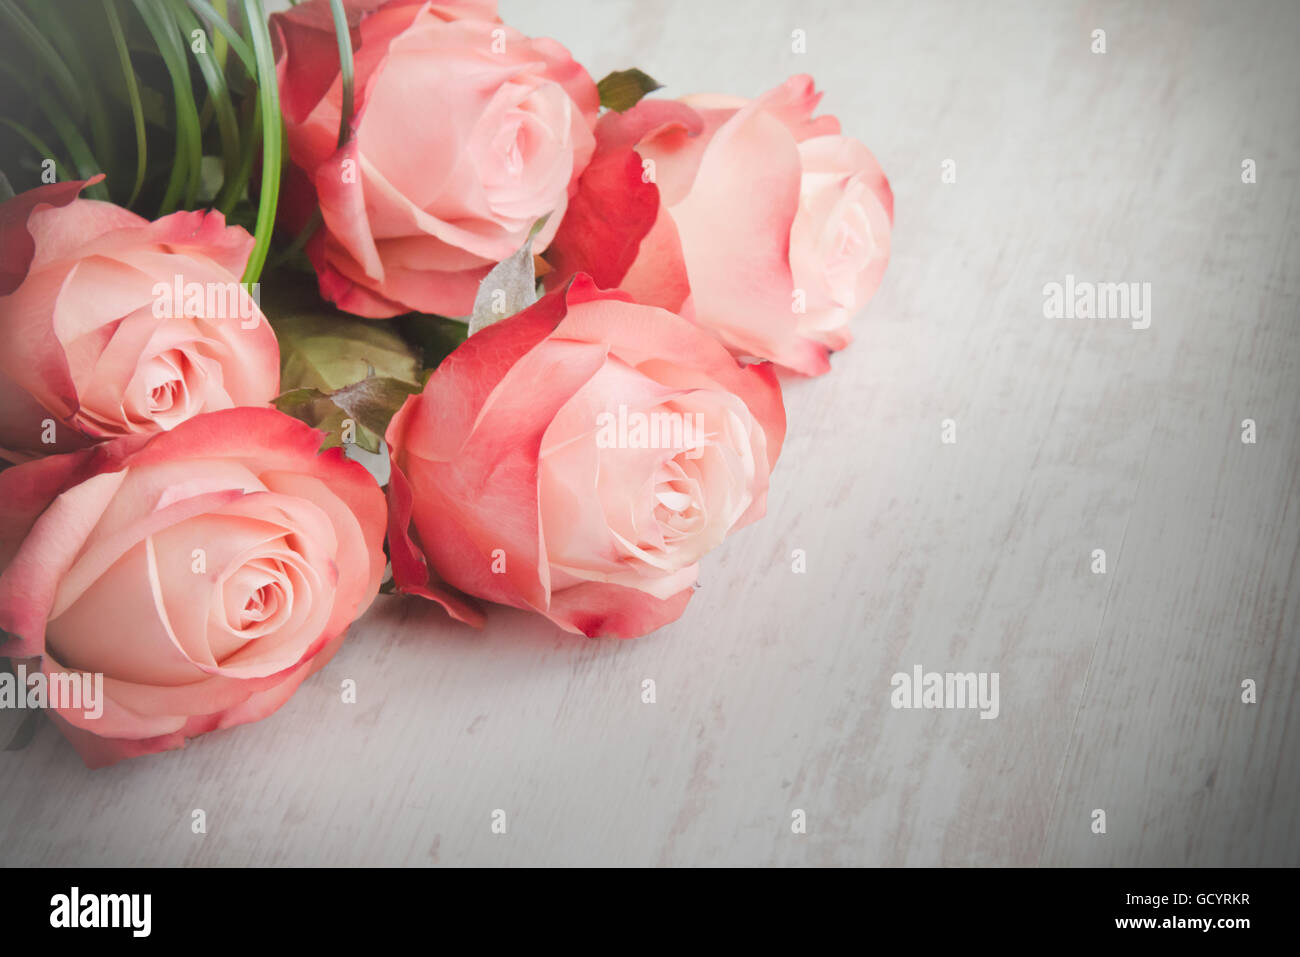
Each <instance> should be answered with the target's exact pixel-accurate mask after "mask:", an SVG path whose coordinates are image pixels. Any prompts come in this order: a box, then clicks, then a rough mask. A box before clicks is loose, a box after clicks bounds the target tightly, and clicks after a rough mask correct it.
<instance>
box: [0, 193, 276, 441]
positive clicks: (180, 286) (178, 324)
mask: <svg viewBox="0 0 1300 957" xmlns="http://www.w3.org/2000/svg"><path fill="white" fill-rule="evenodd" d="M84 185H85V184H84V183H81V182H67V183H57V184H54V185H50V186H41V187H39V188H37V189H33V190H29V191H28V192H26V193H22V194H20V195H18V196H15V197H13V198H12V199H10V200H9V201H8V202H6V203H4V204H2V205H0V338H3V340H4V348H3V349H0V457H5V458H9V459H11V460H21V459H24V458H30V457H31V456H33V455H36V454H47V453H50V452H58V451H66V450H69V449H75V448H81V447H84V446H86V445H88V444H90V443H91V442H93V441H96V440H100V439H105V438H111V437H114V436H121V435H131V434H135V433H142V432H158V431H162V430H166V429H170V428H173V427H175V426H176V425H178V424H179V423H181V422H183V421H185V420H186V419H188V418H191V417H192V416H195V415H198V414H199V413H201V412H208V411H216V410H218V409H228V408H231V407H233V406H237V405H265V404H266V403H267V402H269V401H270V400H271V398H273V397H274V396H275V395H276V394H277V392H278V391H279V386H280V351H279V349H278V347H277V346H276V341H275V334H274V333H273V332H272V331H271V327H270V325H268V324H267V321H266V317H265V316H263V315H262V312H261V310H260V309H259V308H258V307H257V304H256V303H255V302H254V301H253V299H252V297H251V296H250V295H249V293H248V291H247V290H245V289H244V288H243V287H242V286H241V285H240V282H239V279H240V276H241V274H242V273H243V270H244V267H245V265H246V264H247V262H248V254H249V251H250V250H251V249H252V246H253V237H251V236H250V235H249V234H248V233H247V232H245V231H244V230H242V229H240V228H239V227H238V226H227V225H226V224H225V219H224V218H223V217H222V215H221V214H220V213H218V212H180V213H173V214H171V215H170V216H164V217H162V218H161V219H159V220H157V221H156V222H153V223H151V222H149V221H148V220H146V219H142V218H141V217H139V216H137V215H135V214H134V213H132V212H128V211H127V210H125V209H122V208H120V207H118V206H114V205H112V204H110V203H102V202H97V201H94V200H88V199H77V198H76V197H77V193H78V192H80V190H81V189H82V187H83V186H84Z"/></svg>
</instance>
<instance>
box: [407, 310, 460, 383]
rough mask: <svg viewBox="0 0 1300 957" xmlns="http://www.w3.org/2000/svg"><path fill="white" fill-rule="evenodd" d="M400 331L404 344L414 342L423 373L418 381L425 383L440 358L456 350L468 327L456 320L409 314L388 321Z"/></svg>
mask: <svg viewBox="0 0 1300 957" xmlns="http://www.w3.org/2000/svg"><path fill="white" fill-rule="evenodd" d="M392 321H393V322H395V323H396V324H397V328H398V329H400V330H401V332H402V335H403V336H404V337H406V339H407V341H408V342H412V343H414V344H415V345H416V346H417V347H418V348H419V350H420V352H421V357H420V358H421V363H420V364H421V365H422V366H423V367H424V371H423V372H422V373H421V380H422V381H427V380H428V378H429V374H430V373H431V372H433V370H434V369H435V368H437V367H438V364H439V363H440V362H442V360H443V359H445V358H447V356H449V355H451V353H452V352H454V351H455V349H456V347H457V346H459V345H460V344H461V343H462V342H464V341H465V339H466V337H467V336H468V335H469V327H468V326H466V324H465V323H464V321H462V320H460V319H447V318H444V317H443V316H425V315H421V314H419V313H414V312H413V313H409V314H407V315H405V316H398V317H397V318H396V319H394V320H392Z"/></svg>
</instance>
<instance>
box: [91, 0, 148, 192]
mask: <svg viewBox="0 0 1300 957" xmlns="http://www.w3.org/2000/svg"><path fill="white" fill-rule="evenodd" d="M100 2H101V3H102V4H103V6H104V15H105V16H106V17H107V18H108V29H109V32H110V33H112V34H113V44H114V45H115V46H116V47H117V59H118V62H120V63H121V64H122V77H123V79H124V80H125V81H126V92H127V96H128V98H129V99H130V101H131V120H132V122H133V123H134V124H135V183H134V184H133V185H132V187H131V198H130V199H128V200H127V201H126V205H127V206H131V205H132V204H133V203H135V200H136V197H137V196H139V195H140V187H142V186H143V185H144V171H145V167H146V165H147V163H148V158H149V155H148V142H147V140H146V137H145V132H144V107H143V105H142V104H141V103H140V87H139V86H138V85H137V84H136V82H135V68H134V67H133V66H132V65H131V53H130V51H129V50H127V48H126V35H125V34H124V33H123V32H122V21H121V20H120V19H118V16H117V10H116V9H115V8H114V6H113V0H100Z"/></svg>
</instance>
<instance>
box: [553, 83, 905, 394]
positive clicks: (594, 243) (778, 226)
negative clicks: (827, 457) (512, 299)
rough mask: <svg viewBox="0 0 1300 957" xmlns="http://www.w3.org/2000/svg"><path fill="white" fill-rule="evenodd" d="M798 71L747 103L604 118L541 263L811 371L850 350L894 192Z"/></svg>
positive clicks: (661, 103) (652, 103) (743, 348)
mask: <svg viewBox="0 0 1300 957" xmlns="http://www.w3.org/2000/svg"><path fill="white" fill-rule="evenodd" d="M820 99H821V94H820V93H816V92H815V91H814V89H813V84H812V79H811V78H810V77H807V76H796V77H792V78H791V79H789V80H787V81H786V82H785V83H783V84H782V85H780V86H778V87H776V88H775V89H774V90H771V91H769V92H768V93H765V94H764V95H763V96H761V97H759V98H758V99H757V100H753V101H747V100H742V99H739V98H735V97H723V96H712V95H708V96H689V97H686V98H684V99H682V100H677V101H671V100H654V99H648V100H642V101H641V102H640V103H638V104H637V105H636V106H634V107H633V108H632V109H630V110H628V111H627V112H625V113H621V114H620V113H607V114H605V115H604V116H603V117H602V118H601V120H600V123H599V124H598V126H597V128H596V138H597V149H596V154H595V156H594V157H593V159H592V162H591V165H590V166H589V167H588V169H587V171H586V173H584V175H583V177H582V179H581V180H580V182H579V190H578V193H577V195H576V196H575V197H574V198H573V200H572V202H571V204H570V209H569V213H568V216H567V217H566V218H565V221H564V223H563V224H562V225H561V226H560V231H559V233H557V235H556V237H555V239H554V241H553V242H552V244H551V249H550V251H549V252H548V253H547V256H546V259H547V261H548V262H549V263H550V265H551V266H552V267H553V271H552V272H551V273H550V275H549V276H548V277H547V284H548V288H554V287H555V286H557V285H558V284H560V283H562V282H563V281H564V280H565V279H566V278H567V277H569V276H571V275H572V274H573V273H575V272H579V271H584V272H588V273H590V274H591V275H592V276H593V278H594V279H595V280H596V282H597V283H598V284H599V285H600V286H602V287H615V286H617V287H618V288H621V289H623V290H625V291H627V292H628V293H630V294H631V295H632V296H633V298H635V299H636V300H637V301H639V302H645V303H650V304H653V305H657V306H662V307H664V308H665V309H670V310H673V311H675V312H680V313H681V314H682V315H684V316H686V317H687V318H689V319H692V320H693V321H694V322H696V323H697V324H698V325H700V326H702V327H704V328H706V329H708V330H709V331H711V332H712V333H713V334H714V335H716V336H717V337H718V338H720V339H721V340H722V341H723V342H724V343H725V344H726V345H727V346H728V348H730V349H731V350H732V352H733V353H735V354H736V355H738V356H751V357H757V358H764V359H771V360H773V361H775V362H778V363H780V364H781V365H783V366H786V367H787V368H790V369H793V370H795V371H797V372H801V373H804V374H806V375H821V374H822V373H824V372H827V371H828V370H829V369H830V362H829V360H828V354H829V353H831V352H834V351H836V350H839V349H843V348H844V347H845V346H846V345H848V344H849V342H850V341H852V334H851V333H850V331H849V327H848V323H849V320H850V319H851V318H852V317H853V314H854V313H855V312H857V311H858V310H859V309H861V308H862V307H863V306H864V305H865V304H866V302H867V300H868V299H870V298H871V296H872V294H873V293H874V292H875V290H876V287H877V286H879V285H880V281H881V277H882V276H883V274H884V271H885V265H886V263H887V262H888V260H889V234H890V229H891V227H892V224H893V219H894V198H893V193H892V192H891V191H890V188H889V182H888V181H887V180H886V179H885V174H884V173H883V172H882V171H881V169H880V164H879V163H877V162H876V160H875V157H873V156H872V155H871V152H870V151H869V150H868V149H867V148H866V147H865V146H863V145H862V144H861V143H859V142H858V141H857V140H854V139H850V138H848V137H845V136H840V135H839V130H840V126H839V122H838V121H837V120H836V119H835V118H834V117H833V116H821V117H817V118H815V119H814V118H813V116H812V112H813V109H814V108H815V107H816V106H817V102H818V101H819V100H820Z"/></svg>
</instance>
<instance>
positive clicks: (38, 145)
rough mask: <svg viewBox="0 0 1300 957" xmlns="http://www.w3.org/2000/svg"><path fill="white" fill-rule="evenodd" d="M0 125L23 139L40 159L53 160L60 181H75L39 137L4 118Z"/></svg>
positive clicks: (65, 166)
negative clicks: (39, 155)
mask: <svg viewBox="0 0 1300 957" xmlns="http://www.w3.org/2000/svg"><path fill="white" fill-rule="evenodd" d="M0 123H2V124H4V125H5V126H7V127H9V129H11V130H13V131H14V132H15V133H17V134H18V135H19V136H21V137H22V138H23V139H25V140H26V141H27V142H28V143H30V144H31V146H32V149H34V150H36V152H37V153H39V154H41V157H42V158H44V159H52V160H54V173H55V175H56V176H57V177H58V178H59V180H60V181H67V180H70V179H76V177H75V176H73V175H72V174H71V173H70V172H69V171H68V167H67V164H65V163H61V162H59V158H58V156H56V155H55V153H54V150H52V149H50V148H49V146H47V145H46V143H45V141H44V140H43V139H41V138H40V137H39V136H37V135H36V134H35V133H33V132H32V131H31V130H29V129H28V128H27V127H25V126H23V125H22V124H21V123H19V122H18V121H17V120H11V119H9V118H8V117H6V116H0Z"/></svg>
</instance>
